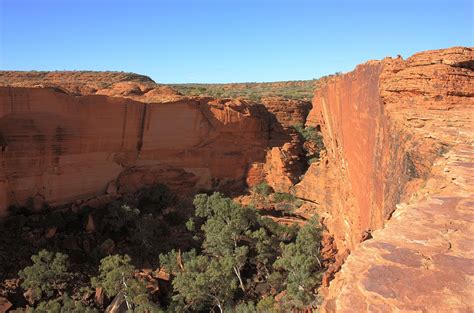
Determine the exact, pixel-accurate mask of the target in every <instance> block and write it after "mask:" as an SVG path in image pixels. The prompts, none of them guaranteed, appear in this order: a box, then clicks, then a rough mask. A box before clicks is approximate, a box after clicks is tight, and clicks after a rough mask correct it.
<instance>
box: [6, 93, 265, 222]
mask: <svg viewBox="0 0 474 313" xmlns="http://www.w3.org/2000/svg"><path fill="white" fill-rule="evenodd" d="M268 129H269V127H268V118H267V114H266V113H265V112H263V111H261V108H259V107H257V106H251V105H248V104H247V103H245V102H242V101H238V100H212V99H210V98H195V99H191V98H185V97H179V98H178V99H177V100H174V101H169V100H164V101H163V102H161V103H142V102H137V101H133V100H129V99H124V98H119V97H107V96H99V95H91V96H73V95H69V94H65V93H63V92H58V91H56V90H53V89H50V88H46V89H44V88H21V87H17V88H12V87H1V88H0V146H1V151H0V167H1V169H0V191H1V193H0V213H1V215H4V214H6V209H7V208H8V207H9V206H10V205H24V204H25V202H26V201H28V199H30V198H32V197H34V198H36V199H40V200H41V199H44V201H45V202H47V203H49V204H59V203H63V202H66V201H71V200H74V199H79V198H85V197H90V196H94V195H98V194H102V193H104V192H105V191H106V188H107V184H108V182H110V181H113V180H116V179H118V178H119V180H118V181H117V184H118V191H119V192H128V191H133V190H134V189H135V188H137V187H139V186H140V185H143V184H144V183H145V184H146V183H152V182H157V181H159V182H163V183H166V184H168V185H169V186H170V187H172V188H173V189H175V190H176V189H177V190H181V191H186V190H188V191H189V190H191V189H192V190H198V189H199V188H216V187H217V188H218V187H219V186H220V187H225V185H226V184H232V183H237V184H238V183H239V182H240V181H243V180H244V178H245V176H246V174H247V170H248V164H250V163H253V162H255V161H257V160H263V159H264V156H265V148H266V147H267V145H268V137H269V134H268Z"/></svg>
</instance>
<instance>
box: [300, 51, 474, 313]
mask: <svg viewBox="0 0 474 313" xmlns="http://www.w3.org/2000/svg"><path fill="white" fill-rule="evenodd" d="M473 61H474V51H473V50H472V49H471V48H460V47H455V48H450V49H444V50H436V51H425V52H422V53H418V54H415V55H413V56H412V57H410V58H408V59H407V60H403V59H401V58H395V59H392V58H387V59H384V60H382V61H369V62H367V63H365V64H363V65H360V66H358V67H357V68H356V69H355V70H354V71H353V72H350V73H348V74H345V75H343V76H340V77H336V78H334V79H333V80H332V81H331V82H329V83H328V84H327V85H326V86H325V87H323V88H321V89H320V90H318V91H317V92H316V94H315V97H314V99H313V109H312V111H311V112H310V115H309V117H308V121H307V124H309V125H313V126H316V127H319V128H320V129H321V131H322V132H323V134H324V140H325V144H326V148H327V154H326V156H324V157H323V158H322V159H321V160H320V162H318V163H315V164H312V165H311V167H310V168H309V170H308V172H307V173H306V175H305V177H304V179H303V181H302V182H301V183H300V184H299V185H297V194H299V196H300V197H303V198H307V199H310V200H312V201H314V202H316V203H318V204H319V206H320V208H321V210H322V211H323V216H324V220H325V224H326V225H327V227H328V229H329V230H330V232H331V233H332V234H334V236H335V242H336V243H337V247H338V250H339V252H340V254H341V255H343V256H342V258H344V257H345V256H346V255H347V254H348V253H349V251H352V252H351V253H350V255H349V256H348V257H347V260H346V262H345V263H344V265H342V268H341V270H340V271H339V272H338V273H337V274H336V275H335V278H334V280H333V281H332V282H331V283H330V287H329V290H328V292H327V296H326V298H325V302H324V306H323V311H326V312H389V311H391V312H393V311H403V312H415V311H416V312H421V311H436V312H448V311H449V312H467V311H469V310H472V308H473V307H474V298H473V297H472V293H471V291H470V290H472V289H473V287H474V284H473V281H474V244H473V243H472V240H471V239H470V238H472V237H473V236H474V228H473V226H472V225H473V224H472V222H473V220H474V211H473V206H474V205H473V204H474V203H473V201H472V199H473V192H474V187H473V186H474V184H473V182H474V181H473V179H474V172H473V170H472V157H473V151H472V147H473V144H474V140H473V121H472V117H473V112H474V106H473V105H474V84H473V81H474V72H473V68H474V67H473ZM359 242H362V243H359ZM330 270H331V269H330ZM332 270H333V271H334V272H335V271H337V268H334V269H332ZM328 275H331V271H329V274H328ZM329 279H330V278H329V277H328V280H329ZM326 283H327V282H326Z"/></svg>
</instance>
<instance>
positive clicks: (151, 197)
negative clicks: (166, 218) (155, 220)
mask: <svg viewBox="0 0 474 313" xmlns="http://www.w3.org/2000/svg"><path fill="white" fill-rule="evenodd" d="M136 196H137V197H138V198H139V204H138V207H139V208H140V211H142V212H144V213H160V212H161V211H163V210H164V209H166V208H167V207H168V206H169V205H171V204H172V203H173V202H174V201H175V197H174V195H173V194H172V193H171V192H170V190H169V188H168V187H167V186H166V185H163V184H156V185H153V186H150V187H145V188H142V189H140V190H139V191H138V192H137V193H136Z"/></svg>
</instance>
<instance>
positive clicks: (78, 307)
mask: <svg viewBox="0 0 474 313" xmlns="http://www.w3.org/2000/svg"><path fill="white" fill-rule="evenodd" d="M26 312H28V313H96V312H97V310H96V309H94V308H91V307H88V306H85V305H84V304H82V303H81V302H80V301H74V300H73V299H71V297H69V295H68V294H67V293H65V294H64V295H63V296H62V297H61V298H57V299H54V300H49V301H43V302H40V303H39V304H38V306H37V307H36V308H30V309H28V310H27V311H26Z"/></svg>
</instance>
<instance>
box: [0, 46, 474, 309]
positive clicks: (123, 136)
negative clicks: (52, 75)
mask: <svg viewBox="0 0 474 313" xmlns="http://www.w3.org/2000/svg"><path fill="white" fill-rule="evenodd" d="M473 59H474V52H473V50H472V49H470V48H450V49H445V50H436V51H427V52H422V53H419V54H415V55H414V56H412V57H410V58H408V59H407V60H403V59H401V58H386V59H384V60H382V61H369V62H367V63H365V64H362V65H359V66H358V67H357V68H356V69H355V70H354V71H352V72H350V73H346V74H343V75H336V76H334V77H332V78H330V79H328V80H327V81H325V82H324V84H322V85H321V86H318V88H316V89H315V93H314V98H313V99H312V102H311V103H309V102H308V101H304V100H288V99H281V98H274V99H271V98H269V99H266V100H265V99H263V100H261V101H259V102H253V101H248V100H242V99H225V100H222V99H213V98H210V97H186V96H182V95H179V94H177V93H175V92H173V91H170V90H169V89H167V88H163V87H157V86H155V85H153V84H151V83H150V82H146V81H145V82H144V81H139V82H136V81H135V82H133V81H132V82H117V83H115V84H112V85H110V86H108V87H107V88H103V89H99V88H97V89H95V88H92V87H90V86H85V85H84V84H78V86H79V87H78V86H75V85H74V84H72V87H71V86H69V85H65V86H60V87H61V88H58V87H57V86H33V85H31V86H30V85H29V84H28V82H27V81H26V83H25V82H23V83H21V84H19V83H18V82H16V84H15V83H13V82H11V81H10V82H9V83H8V84H4V87H0V146H1V149H0V150H1V151H0V169H1V170H0V215H1V216H2V217H4V219H5V220H6V221H8V219H9V218H10V217H8V216H9V215H12V213H14V212H11V210H12V208H13V209H15V208H22V207H26V206H28V207H29V208H30V209H33V210H34V211H36V212H41V210H42V209H44V208H45V207H47V206H65V205H66V206H68V205H69V206H70V205H71V204H74V205H75V206H78V207H79V206H81V205H86V204H87V205H88V206H90V207H97V208H100V207H101V206H104V205H105V204H106V203H108V202H110V201H112V200H114V199H116V198H117V197H122V196H125V195H128V194H132V193H134V192H137V191H138V190H140V189H141V188H143V187H146V186H150V185H154V184H157V183H162V184H165V185H167V186H168V187H169V188H170V189H171V190H172V191H173V192H174V193H176V194H180V195H188V196H190V195H193V194H195V193H198V192H201V191H211V190H212V191H214V190H216V191H221V192H223V193H225V194H227V195H229V196H231V197H234V198H235V199H237V200H238V201H239V202H240V203H243V204H247V203H248V202H249V201H250V200H251V199H250V197H251V196H249V194H248V190H252V188H254V187H255V186H258V185H259V184H261V183H262V182H266V183H267V184H268V186H269V187H271V188H272V189H273V191H275V192H279V193H289V194H293V195H295V196H296V197H297V198H299V199H300V200H302V202H303V204H302V209H301V210H300V211H301V212H300V213H302V216H310V215H311V214H313V213H317V214H318V215H319V217H320V218H321V222H322V224H323V225H324V227H325V228H326V230H327V238H326V239H327V241H326V242H331V245H330V248H328V246H327V247H326V249H328V250H331V251H328V254H329V255H331V258H333V259H332V261H331V262H330V264H329V265H328V267H329V269H328V271H327V272H326V274H325V275H324V277H323V283H322V288H321V291H320V293H321V294H322V295H323V296H324V302H323V303H322V305H321V309H322V311H326V312H351V310H361V311H364V310H369V311H371V310H373V311H376V310H382V311H384V310H385V311H386V310H395V309H399V310H418V309H419V308H420V303H424V305H425V306H426V305H427V303H429V306H430V308H437V309H439V310H443V309H445V308H450V309H453V307H452V305H453V304H452V301H451V300H450V299H451V298H450V297H454V296H456V297H457V298H459V299H461V300H462V301H458V302H456V304H455V305H456V307H455V309H458V310H460V311H462V310H465V309H468V308H469V307H472V305H473V303H472V297H470V295H469V293H468V289H469V288H464V287H468V286H466V284H467V283H466V281H467V280H468V279H470V278H472V275H473V273H472V271H469V268H470V267H472V262H473V256H472V242H470V241H469V238H470V237H471V235H472V229H471V228H469V224H468V222H467V221H468V220H469V218H470V217H472V216H471V215H472V212H471V211H472V201H471V202H469V201H470V200H469V197H470V196H472V186H473V184H472V182H473V177H472V170H469V169H470V166H471V162H472V104H473V102H472V101H473V100H472V99H473V98H472V95H474V90H473V88H474V87H473V84H472V80H473V77H474V74H473V71H472V69H470V68H466V66H464V64H466V62H472V60H473ZM91 88H92V89H91ZM72 89H74V91H71V90H72ZM94 89H95V90H94ZM296 125H304V127H314V129H316V130H317V131H318V132H319V131H320V133H321V135H322V138H323V141H324V146H325V149H324V151H317V152H318V154H319V158H318V159H317V160H314V162H312V163H311V164H307V162H308V159H307V156H306V155H305V150H304V147H305V144H306V143H305V140H304V138H302V136H301V134H299V133H298V131H297V130H296V129H295V126H296ZM446 169H448V170H446ZM453 173H455V175H454V174H453ZM450 175H454V176H450ZM469 208H471V210H469ZM9 210H10V211H9ZM40 214H41V213H40ZM13 215H14V214H13ZM448 221H450V222H448ZM323 243H324V241H323ZM447 247H449V248H447ZM324 248H325V247H323V250H324ZM407 273H409V276H410V277H411V278H412V280H411V281H407V280H406V278H404V277H406V276H407ZM447 281H449V282H450V283H449V284H447V283H446V282H447ZM433 282H434V283H436V284H439V285H443V286H445V288H446V289H445V291H444V294H443V295H442V296H437V295H433V294H431V293H428V292H427V291H426V290H423V289H422V288H420V286H423V285H424V284H429V283H433ZM409 284H412V285H413V287H412V288H407V285H409ZM417 286H418V288H417ZM407 290H411V291H412V292H411V294H408V293H409V291H407Z"/></svg>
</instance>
